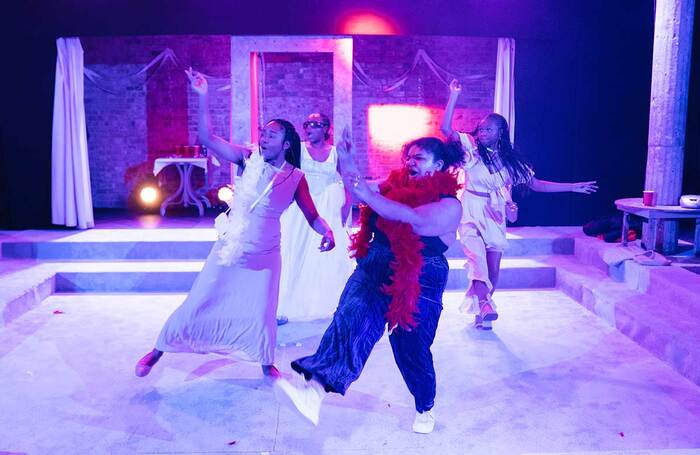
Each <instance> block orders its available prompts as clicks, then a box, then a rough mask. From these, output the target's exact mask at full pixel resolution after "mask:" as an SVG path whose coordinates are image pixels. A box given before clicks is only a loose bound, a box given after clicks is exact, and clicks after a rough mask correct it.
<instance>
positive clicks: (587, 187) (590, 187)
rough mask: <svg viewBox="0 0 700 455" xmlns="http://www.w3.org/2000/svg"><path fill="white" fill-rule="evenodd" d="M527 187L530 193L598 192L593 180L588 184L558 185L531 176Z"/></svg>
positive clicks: (557, 183)
mask: <svg viewBox="0 0 700 455" xmlns="http://www.w3.org/2000/svg"><path fill="white" fill-rule="evenodd" d="M528 186H529V187H530V189H531V190H532V191H539V192H542V193H565V192H569V191H571V192H574V193H583V194H591V193H595V192H596V191H598V184H597V182H596V181H595V180H593V181H590V182H576V183H559V182H548V181H546V180H540V179H538V178H535V177H534V176H533V177H532V179H531V180H530V184H529V185H528Z"/></svg>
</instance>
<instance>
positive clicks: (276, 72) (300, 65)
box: [261, 52, 333, 140]
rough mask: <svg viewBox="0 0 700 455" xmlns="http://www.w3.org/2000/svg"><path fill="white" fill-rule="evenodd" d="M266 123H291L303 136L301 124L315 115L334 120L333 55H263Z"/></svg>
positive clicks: (263, 104) (263, 108)
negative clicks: (277, 120) (278, 120)
mask: <svg viewBox="0 0 700 455" xmlns="http://www.w3.org/2000/svg"><path fill="white" fill-rule="evenodd" d="M263 62H264V64H263V73H262V74H263V75H264V76H263V78H264V92H263V93H264V96H262V97H261V98H262V101H263V102H262V104H261V106H262V114H263V121H265V122H266V121H268V120H270V119H272V118H283V119H286V120H289V121H290V122H292V123H293V124H294V126H295V127H296V128H297V131H298V132H299V134H300V135H301V136H302V140H303V138H304V137H303V129H302V123H304V120H305V119H306V117H307V116H308V115H309V114H310V113H312V112H322V113H324V114H326V115H328V117H329V118H330V119H331V123H332V121H333V55H332V54H331V53H327V52H325V53H322V52H309V53H305V52H304V53H301V52H294V53H272V52H266V53H265V54H264V55H263Z"/></svg>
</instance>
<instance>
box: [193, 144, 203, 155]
mask: <svg viewBox="0 0 700 455" xmlns="http://www.w3.org/2000/svg"><path fill="white" fill-rule="evenodd" d="M192 150H193V151H192V156H193V157H194V158H199V156H200V154H201V151H202V147H201V146H200V145H194V146H192Z"/></svg>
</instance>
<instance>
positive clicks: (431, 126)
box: [367, 104, 439, 174]
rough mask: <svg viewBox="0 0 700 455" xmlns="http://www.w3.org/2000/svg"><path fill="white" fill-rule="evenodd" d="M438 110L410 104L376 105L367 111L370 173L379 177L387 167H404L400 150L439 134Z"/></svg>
mask: <svg viewBox="0 0 700 455" xmlns="http://www.w3.org/2000/svg"><path fill="white" fill-rule="evenodd" d="M434 111H435V109H430V108H429V107H426V106H418V105H407V104H375V105H370V106H369V107H368V108H367V123H368V125H367V129H368V132H369V134H368V138H367V139H368V142H369V143H368V148H369V150H370V151H371V152H370V153H371V155H372V158H371V159H370V169H371V171H372V173H373V174H374V173H378V172H379V169H380V168H382V167H385V166H387V165H388V166H389V167H398V166H400V164H401V147H402V146H403V145H404V144H405V143H407V142H410V141H412V140H413V139H417V138H419V137H423V136H435V135H437V134H438V131H437V128H438V125H437V120H438V119H439V116H436V112H434Z"/></svg>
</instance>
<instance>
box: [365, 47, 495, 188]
mask: <svg viewBox="0 0 700 455" xmlns="http://www.w3.org/2000/svg"><path fill="white" fill-rule="evenodd" d="M419 49H423V50H425V51H426V53H427V54H428V55H429V56H430V57H431V58H432V59H433V60H434V61H435V63H436V64H437V65H438V66H440V67H441V68H443V69H445V70H447V71H449V72H450V73H452V74H454V75H456V76H457V78H458V79H460V80H461V81H462V83H463V90H462V95H461V96H460V99H459V102H458V104H457V108H456V110H455V115H454V120H455V121H454V127H455V128H456V129H459V130H471V129H473V128H474V126H475V124H476V122H477V121H478V119H479V118H481V117H483V116H484V115H486V114H488V113H489V112H491V111H492V110H493V95H494V84H495V79H496V50H497V40H496V39H494V38H466V37H396V36H360V37H356V38H355V39H354V44H353V54H354V55H353V58H354V59H355V61H356V62H358V63H360V64H361V65H362V68H363V69H364V71H365V72H366V73H367V75H368V76H369V77H370V79H371V80H372V82H373V83H374V84H373V85H372V86H368V85H364V84H363V83H361V82H360V81H359V80H358V78H357V77H356V78H355V79H354V80H353V136H354V141H355V144H356V148H357V151H358V154H359V156H360V157H361V163H362V165H363V166H364V172H365V174H366V175H367V176H370V177H374V178H379V177H384V176H385V175H386V174H387V173H388V171H389V170H391V169H393V168H395V167H397V166H399V165H400V153H399V152H400V144H399V143H396V144H394V145H392V146H387V145H386V144H383V143H382V141H376V140H373V137H372V135H371V134H370V132H369V125H368V109H369V107H370V106H380V109H381V106H382V105H406V106H415V107H417V108H418V109H419V110H420V111H422V113H423V115H418V116H414V115H411V113H410V112H409V113H407V114H408V115H407V116H405V117H404V118H405V119H406V120H404V118H397V119H396V122H395V123H394V125H396V126H395V127H396V128H397V129H398V131H397V133H401V134H398V135H399V136H402V139H408V140H410V139H411V138H414V137H415V136H421V135H424V134H427V135H435V136H437V137H441V134H440V132H439V126H440V121H441V119H442V112H443V109H444V106H445V103H446V102H447V97H448V94H449V90H448V88H447V87H446V86H445V85H444V84H443V83H442V82H441V81H440V80H439V79H438V78H437V77H436V76H435V74H434V73H433V72H432V71H431V70H430V69H429V68H428V66H427V65H426V64H424V63H419V64H418V66H417V67H416V69H415V70H414V71H413V72H412V73H411V74H410V75H409V77H408V79H407V81H406V83H405V84H404V85H403V86H401V87H399V88H397V89H396V90H393V91H390V92H385V91H384V90H383V88H385V87H387V86H388V85H389V84H390V83H392V82H394V81H395V80H396V79H397V78H398V77H399V76H401V75H402V74H403V73H404V72H406V71H408V70H409V69H410V68H411V65H412V63H413V58H414V56H415V55H416V52H418V50H419ZM443 77H445V76H443ZM400 112H401V111H400V110H399V113H400ZM414 119H415V120H414ZM421 119H425V120H423V121H422V123H423V124H417V125H411V123H412V122H414V121H416V122H420V121H421ZM406 123H408V124H406ZM389 127H391V125H389ZM407 129H408V130H411V129H415V130H416V134H411V132H412V131H408V132H407V131H406V130H407ZM385 134H389V135H390V134H391V132H388V133H385ZM400 142H403V141H400Z"/></svg>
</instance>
